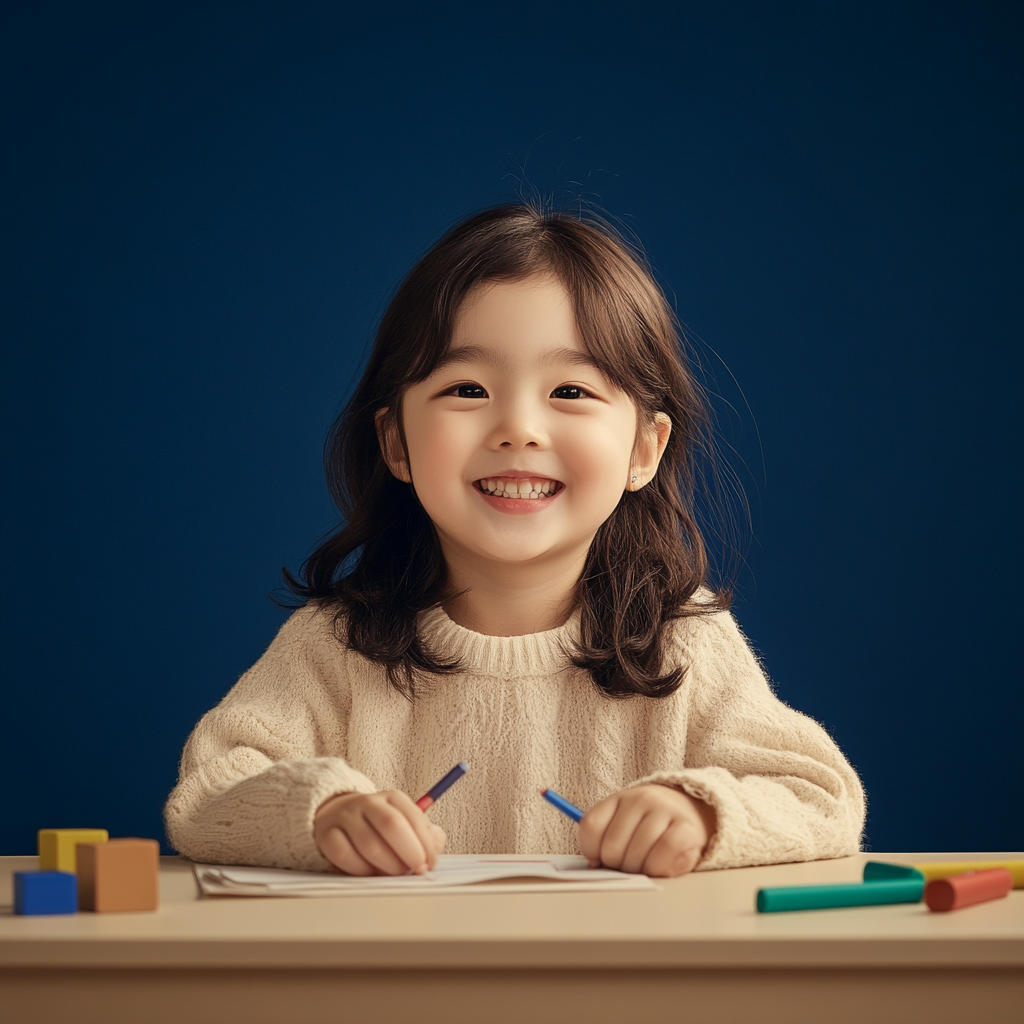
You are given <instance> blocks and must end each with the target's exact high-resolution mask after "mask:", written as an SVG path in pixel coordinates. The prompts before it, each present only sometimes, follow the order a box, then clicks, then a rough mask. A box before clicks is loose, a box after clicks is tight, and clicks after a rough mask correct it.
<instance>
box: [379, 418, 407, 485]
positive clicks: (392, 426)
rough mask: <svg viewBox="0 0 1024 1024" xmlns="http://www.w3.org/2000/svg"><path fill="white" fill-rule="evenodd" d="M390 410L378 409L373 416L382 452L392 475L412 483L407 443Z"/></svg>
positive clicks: (404, 481)
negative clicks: (406, 449)
mask: <svg viewBox="0 0 1024 1024" xmlns="http://www.w3.org/2000/svg"><path fill="white" fill-rule="evenodd" d="M389 412H390V410H389V409H378V410H377V412H376V415H375V416H374V417H373V421H374V423H375V425H376V427H377V441H378V443H379V444H380V453H381V455H383V456H384V461H385V463H387V467H388V469H390V470H391V475H392V476H395V477H397V478H398V479H399V480H401V481H402V483H405V484H411V483H412V474H411V473H410V472H409V460H408V458H406V455H405V445H403V444H402V437H401V434H399V432H398V423H397V422H396V420H395V418H394V416H389V415H388V413H389Z"/></svg>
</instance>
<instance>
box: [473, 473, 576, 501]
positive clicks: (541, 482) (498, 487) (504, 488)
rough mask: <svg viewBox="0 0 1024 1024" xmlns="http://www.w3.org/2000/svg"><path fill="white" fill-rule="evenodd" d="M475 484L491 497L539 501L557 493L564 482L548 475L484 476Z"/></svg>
mask: <svg viewBox="0 0 1024 1024" xmlns="http://www.w3.org/2000/svg"><path fill="white" fill-rule="evenodd" d="M475 486H476V487H477V489H478V490H480V491H482V492H483V493H484V494H486V495H488V496H490V497H493V498H507V499H508V498H512V499H523V498H525V499H527V500H532V501H540V500H541V499H543V498H550V497H551V496H552V495H554V494H557V493H558V492H559V491H560V490H561V489H562V487H563V486H564V484H562V483H561V482H560V481H558V480H552V479H550V477H542V476H535V477H507V476H496V477H484V478H482V479H480V480H477V481H476V484H475Z"/></svg>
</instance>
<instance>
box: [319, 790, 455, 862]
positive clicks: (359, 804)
mask: <svg viewBox="0 0 1024 1024" xmlns="http://www.w3.org/2000/svg"><path fill="white" fill-rule="evenodd" d="M444 838H445V837H444V832H443V831H442V830H441V829H440V828H438V826H437V825H435V824H433V823H432V822H431V821H430V820H429V819H428V818H427V816H426V815H425V814H424V813H423V811H421V810H420V809H419V808H418V807H417V806H416V804H415V803H413V801H412V799H411V798H410V797H409V796H408V795H407V794H405V793H402V792H399V791H398V790H389V791H388V792H386V793H341V794H339V795H338V796H332V797H331V798H330V799H329V800H326V801H324V803H322V804H321V805H320V807H319V808H318V810H317V812H316V814H315V815H314V817H313V839H314V840H315V842H316V845H317V847H318V849H319V850H320V852H321V853H322V854H323V855H324V857H326V858H327V860H329V861H330V862H331V863H332V864H333V865H334V866H335V867H336V868H337V869H338V870H339V871H344V872H345V874H346V875H407V874H409V873H410V872H412V874H414V875H422V874H423V873H424V872H426V871H431V870H433V869H434V867H436V865H437V857H438V854H440V852H441V851H442V850H443V849H444Z"/></svg>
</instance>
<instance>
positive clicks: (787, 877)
mask: <svg viewBox="0 0 1024 1024" xmlns="http://www.w3.org/2000/svg"><path fill="white" fill-rule="evenodd" d="M986 856H993V857H994V856H997V855H995V854H991V855H989V854H932V855H928V854H902V855H897V854H872V855H871V857H870V858H869V856H868V855H866V854H861V855H858V856H855V857H847V858H843V859H841V860H833V861H817V862H814V863H810V864H787V865H777V866H774V867H763V868H743V869H740V870H734V871H719V872H707V873H698V874H696V875H690V876H688V877H686V878H680V879H675V880H672V881H667V882H663V883H662V885H663V888H662V889H661V891H659V892H632V893H630V892H622V893H564V894H563V893H551V894H547V895H544V894H527V893H524V894H520V895H499V894H493V895H487V894H482V893H476V894H467V895H465V896H462V895H459V896H366V897H358V898H341V899H269V898H261V899H246V898H234V897H231V898H220V899H199V898H197V895H196V888H195V884H194V882H193V879H192V875H191V870H190V868H189V865H188V864H187V863H186V862H184V861H180V860H176V859H174V858H164V860H163V865H162V876H161V901H162V902H161V909H160V910H159V911H157V912H156V913H151V914H78V915H75V916H69V917H29V918H22V917H15V916H14V915H13V914H12V912H11V908H10V905H9V904H8V905H7V906H6V907H0V1018H2V1019H3V1020H4V1021H11V1022H15V1021H16V1022H18V1024H35V1022H47V1024H50V1022H54V1021H63V1020H66V1021H74V1022H75V1024H79V1022H82V1024H89V1022H92V1021H104V1022H107V1024H118V1022H121V1021H125V1022H128V1021H130V1022H132V1024H141V1022H146V1024H165V1022H166V1024H171V1022H174V1024H181V1022H183V1021H186V1022H189V1024H192V1022H195V1024H205V1022H217V1024H234V1022H236V1021H237V1022H244V1024H270V1022H274V1024H277V1022H289V1024H291V1022H295V1024H320V1022H327V1021H330V1022H332V1024H334V1022H339V1021H358V1022H370V1024H373V1022H377V1021H402V1022H405V1021H408V1022H410V1024H432V1022H434V1021H438V1022H441V1021H443V1022H445V1024H463V1022H474V1024H475V1022H485V1024H491V1022H493V1024H506V1022H508V1024H512V1022H515V1024H520V1022H523V1021H529V1022H531V1024H533V1022H545V1021H559V1022H573V1021H585V1022H587V1024H600V1022H605V1021H615V1022H634V1021H638V1022H643V1024H647V1022H651V1024H657V1022H660V1021H686V1022H687V1024H698V1022H702V1021H713V1022H716V1024H720V1022H723V1024H730V1022H734V1021H735V1022H742V1024H749V1022H758V1024H761V1022H764V1024H772V1022H776V1021H778V1022H785V1024H804V1022H807V1024H812V1022H813V1024H820V1022H826V1024H846V1022H851V1024H852V1022H857V1024H864V1022H868V1024H883V1022H889V1021H893V1022H897V1021H898V1022H899V1024H916V1022H921V1024H925V1022H927V1024H945V1022H951V1024H952V1022H956V1024H963V1022H970V1024H978V1022H1000V1024H1002V1022H1007V1024H1009V1022H1013V1024H1020V1022H1021V1021H1024V890H1016V891H1014V892H1012V893H1011V894H1010V896H1009V897H1008V898H1007V899H1005V900H1000V901H998V902H993V903H987V904H984V905H980V906H976V907H972V908H970V909H967V910H963V911H958V912H954V913H951V914H933V913H930V912H929V911H928V910H927V909H926V908H925V907H924V905H923V904H915V905H900V906H889V907H865V908H858V909H847V910H819V911H810V912H802V913H793V914H768V915H759V914H756V913H755V912H754V893H755V891H756V890H757V889H758V888H759V887H761V886H766V885H801V884H807V885H813V884H818V883H823V882H831V881H844V880H845V881H854V880H857V879H859V877H860V871H861V865H862V864H863V862H864V861H865V860H868V859H876V860H890V861H894V862H902V863H908V864H909V863H913V862H915V861H918V862H919V861H924V860H929V859H931V860H953V859H958V858H960V859H977V858H981V857H986ZM1003 856H1006V854H1003ZM1017 856H1021V855H1020V854H1018V855H1017ZM34 866H35V859H34V858H29V857H7V858H0V900H5V899H6V900H9V899H10V897H9V896H7V895H5V894H8V893H10V891H11V890H10V878H9V876H10V873H11V872H12V871H14V870H24V869H26V868H32V867H34Z"/></svg>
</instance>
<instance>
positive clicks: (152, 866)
mask: <svg viewBox="0 0 1024 1024" xmlns="http://www.w3.org/2000/svg"><path fill="white" fill-rule="evenodd" d="M76 852H77V868H78V909H79V910H94V911H96V912H97V913H100V914H108V913H117V912H119V911H125V910H156V908H157V906H158V904H159V902H160V893H159V878H160V844H159V843H158V842H157V841H156V840H155V839H111V840H109V841H107V842H105V843H79V844H78V847H77V850H76Z"/></svg>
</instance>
